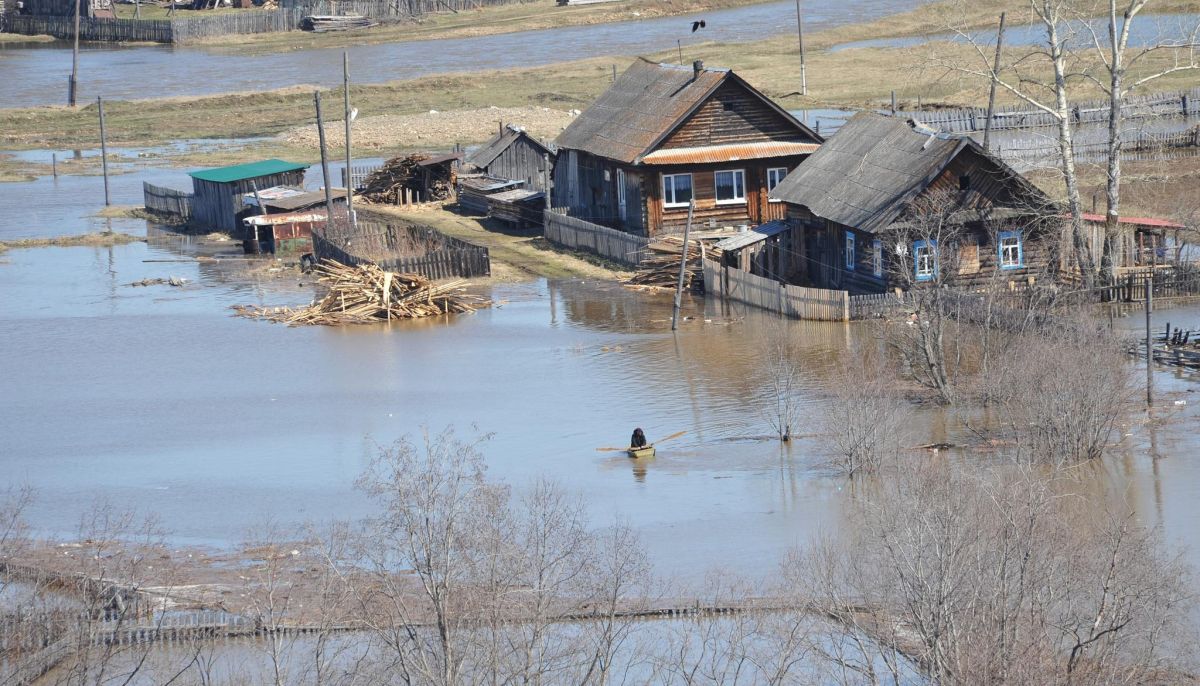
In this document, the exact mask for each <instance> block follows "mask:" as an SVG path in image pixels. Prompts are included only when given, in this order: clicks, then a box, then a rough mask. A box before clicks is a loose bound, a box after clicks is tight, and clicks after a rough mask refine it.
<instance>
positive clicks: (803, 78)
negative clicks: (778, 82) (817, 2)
mask: <svg viewBox="0 0 1200 686" xmlns="http://www.w3.org/2000/svg"><path fill="white" fill-rule="evenodd" d="M796 32H797V33H798V34H799V36H800V95H808V74H806V73H805V71H804V12H802V11H801V10H800V0H796Z"/></svg>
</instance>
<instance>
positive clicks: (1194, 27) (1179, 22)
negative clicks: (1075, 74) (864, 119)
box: [830, 14, 1200, 52]
mask: <svg viewBox="0 0 1200 686" xmlns="http://www.w3.org/2000/svg"><path fill="white" fill-rule="evenodd" d="M934 28H937V27H934ZM1092 31H1095V35H1097V36H1099V39H1100V42H1101V45H1107V44H1108V22H1107V20H1103V19H1097V20H1092V21H1089V22H1087V23H1086V24H1085V23H1084V22H1082V21H1074V22H1068V23H1067V28H1066V33H1067V34H1069V35H1070V36H1071V38H1070V41H1069V43H1070V44H1071V45H1072V46H1073V47H1075V48H1079V49H1086V48H1088V47H1091V46H1094V45H1095V41H1094V40H1093V38H1092V35H1093V34H1092ZM996 33H997V32H996V30H995V29H990V30H980V31H972V32H969V33H967V34H966V35H960V34H954V33H935V34H932V35H928V36H903V37H900V38H873V39H869V40H861V41H854V42H853V43H842V44H840V45H835V46H834V47H832V48H831V49H830V51H831V52H838V51H841V50H854V49H858V48H908V47H913V46H917V45H924V44H925V43H932V42H939V41H949V42H952V43H967V42H974V43H977V44H979V45H992V46H995V44H996ZM1198 36H1200V14H1141V15H1139V16H1138V17H1137V18H1136V19H1134V21H1133V24H1131V25H1130V28H1129V47H1130V48H1144V47H1149V46H1152V45H1188V44H1191V43H1194V42H1195V41H1196V39H1197V37H1198ZM1045 40H1046V29H1045V27H1044V26H1042V25H1040V24H1026V25H1022V26H1006V27H1005V28H1004V44H1005V45H1037V44H1040V43H1043V42H1045Z"/></svg>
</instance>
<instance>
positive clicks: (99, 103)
mask: <svg viewBox="0 0 1200 686" xmlns="http://www.w3.org/2000/svg"><path fill="white" fill-rule="evenodd" d="M96 109H97V110H99V112H100V166H101V168H102V169H103V170H104V206H105V207H108V206H109V205H112V199H111V198H110V197H109V194H108V144H107V142H105V135H104V101H103V100H101V99H100V96H98V95H97V96H96Z"/></svg>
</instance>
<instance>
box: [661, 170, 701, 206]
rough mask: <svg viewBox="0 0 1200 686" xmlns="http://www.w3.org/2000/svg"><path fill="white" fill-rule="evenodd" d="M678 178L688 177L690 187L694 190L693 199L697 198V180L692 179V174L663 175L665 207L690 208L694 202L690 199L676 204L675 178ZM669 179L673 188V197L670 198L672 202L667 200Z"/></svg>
mask: <svg viewBox="0 0 1200 686" xmlns="http://www.w3.org/2000/svg"><path fill="white" fill-rule="evenodd" d="M677 176H686V177H688V187H689V188H691V189H692V198H695V197H696V179H694V178H693V177H692V175H691V173H687V174H663V175H662V192H663V207H667V208H671V207H687V206H688V205H690V204H691V202H692V198H689V199H688V200H687V201H686V202H674V198H675V177H677ZM667 179H671V186H670V188H671V196H670V197H671V200H668V199H667Z"/></svg>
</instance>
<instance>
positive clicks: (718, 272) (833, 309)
mask: <svg viewBox="0 0 1200 686" xmlns="http://www.w3.org/2000/svg"><path fill="white" fill-rule="evenodd" d="M704 292H705V293H707V294H710V295H715V296H717V297H721V298H728V299H730V300H736V301H738V302H743V303H746V304H747V305H753V306H755V307H760V308H762V309H764V310H771V311H773V312H778V313H779V314H780V315H781V316H784V317H791V318H792V319H810V320H814V321H824V322H844V321H848V320H849V319H850V294H849V293H847V292H846V291H831V290H826V289H823V288H805V287H803V286H789V285H787V284H784V283H780V282H778V281H772V280H771V279H766V278H763V277H761V276H756V275H754V274H751V273H749V272H746V271H742V270H741V269H737V268H736V267H729V266H722V265H720V264H718V263H717V262H714V261H713V260H707V259H706V260H704Z"/></svg>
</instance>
